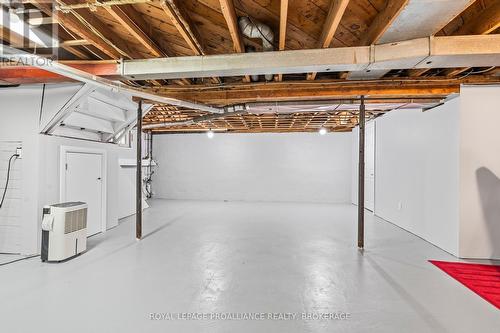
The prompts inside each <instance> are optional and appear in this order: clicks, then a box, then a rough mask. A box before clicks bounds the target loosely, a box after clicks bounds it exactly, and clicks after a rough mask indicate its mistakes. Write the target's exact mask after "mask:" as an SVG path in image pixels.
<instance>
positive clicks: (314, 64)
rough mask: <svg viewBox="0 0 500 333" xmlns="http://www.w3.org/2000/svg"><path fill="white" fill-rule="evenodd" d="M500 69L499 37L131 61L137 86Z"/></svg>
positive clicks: (128, 70)
mask: <svg viewBox="0 0 500 333" xmlns="http://www.w3.org/2000/svg"><path fill="white" fill-rule="evenodd" d="M465 63H466V64H467V65H466V66H469V67H471V66H473V67H476V66H477V67H481V66H497V65H500V35H478V36H476V35H473V36H445V37H426V38H417V39H412V40H408V41H402V42H397V43H388V44H380V45H371V46H362V47H341V48H331V49H313V50H293V51H275V52H259V53H245V54H225V55H211V56H194V57H174V58H157V59H141V60H127V61H123V62H122V64H121V74H122V75H123V76H125V77H127V78H129V79H132V80H144V79H179V78H188V77H212V76H238V75H262V74H267V73H283V74H291V73H308V72H339V71H362V70H366V69H369V70H391V69H410V68H422V67H423V68H436V67H439V68H453V67H463V66H464V64H465Z"/></svg>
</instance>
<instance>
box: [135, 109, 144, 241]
mask: <svg viewBox="0 0 500 333" xmlns="http://www.w3.org/2000/svg"><path fill="white" fill-rule="evenodd" d="M136 162H137V164H136V167H137V172H136V179H135V182H136V183H135V186H136V188H135V238H136V239H138V240H140V239H141V238H142V100H139V103H138V106H137V161H136Z"/></svg>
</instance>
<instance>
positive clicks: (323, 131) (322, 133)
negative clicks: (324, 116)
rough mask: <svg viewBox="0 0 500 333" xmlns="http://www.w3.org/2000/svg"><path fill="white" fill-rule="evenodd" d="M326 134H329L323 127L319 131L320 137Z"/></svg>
mask: <svg viewBox="0 0 500 333" xmlns="http://www.w3.org/2000/svg"><path fill="white" fill-rule="evenodd" d="M326 133H327V130H326V128H324V127H321V128H320V129H319V135H325V134H326Z"/></svg>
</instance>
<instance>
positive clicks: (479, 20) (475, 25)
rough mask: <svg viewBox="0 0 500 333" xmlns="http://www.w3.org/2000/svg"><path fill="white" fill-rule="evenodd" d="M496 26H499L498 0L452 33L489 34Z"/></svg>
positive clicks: (499, 11) (499, 3) (499, 6)
mask: <svg viewBox="0 0 500 333" xmlns="http://www.w3.org/2000/svg"><path fill="white" fill-rule="evenodd" d="M498 28H500V2H499V1H496V2H494V3H493V4H492V5H490V6H488V7H486V8H484V9H483V10H482V11H481V12H480V13H479V15H477V16H476V17H475V18H473V19H472V20H470V21H469V22H467V23H465V24H464V25H462V26H461V27H460V28H459V29H458V30H457V31H455V33H454V35H475V34H489V33H491V32H493V31H495V30H496V29H498Z"/></svg>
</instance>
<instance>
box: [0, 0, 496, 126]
mask: <svg viewBox="0 0 500 333" xmlns="http://www.w3.org/2000/svg"><path fill="white" fill-rule="evenodd" d="M54 3H55V4H57V5H58V6H59V7H60V8H59V9H64V10H58V9H57V8H53V6H52V3H49V2H47V1H42V0H30V1H27V2H26V3H25V4H24V6H25V7H26V8H28V9H30V8H31V9H34V8H38V9H39V10H40V11H41V13H42V14H41V16H40V15H38V16H37V18H36V22H35V18H27V19H28V20H29V21H30V22H31V23H36V24H39V27H40V29H42V30H44V31H47V30H48V28H49V27H50V26H51V24H56V26H57V27H58V29H59V30H58V31H59V34H58V36H59V44H60V49H61V50H59V51H58V52H57V53H58V54H57V55H58V58H59V60H61V62H62V63H64V64H67V65H70V66H72V67H74V68H77V69H79V70H83V71H85V72H87V73H89V74H91V75H94V76H101V77H102V78H105V79H111V80H121V81H122V84H123V85H129V86H132V87H134V89H138V88H141V87H142V88H143V89H145V91H147V92H150V93H154V94H160V95H162V96H165V97H168V98H178V99H182V100H186V101H193V102H198V103H204V104H207V105H212V106H217V107H221V106H228V105H233V104H237V103H251V102H275V101H299V100H303V101H305V100H324V99H331V98H335V99H343V100H345V99H350V98H357V97H359V95H366V96H369V98H371V99H372V100H373V101H374V103H381V104H383V103H386V102H387V101H388V100H392V101H394V99H399V100H402V99H406V101H409V100H411V99H412V98H417V99H418V102H419V103H435V101H436V100H439V99H441V98H444V97H446V96H447V95H448V94H450V93H455V92H458V91H459V86H460V84H461V83H471V84H483V83H484V84H488V83H498V82H500V77H499V76H498V71H499V70H498V66H499V65H500V63H499V62H498V61H497V60H495V59H498V58H495V59H494V60H493V62H491V61H489V62H488V61H486V60H485V58H484V57H483V59H481V60H478V61H476V62H474V61H472V60H470V58H469V59H468V60H467V61H459V60H460V57H461V56H460V55H459V54H458V53H460V52H458V53H457V54H456V56H455V57H454V60H453V61H449V60H450V59H449V58H447V59H446V61H443V62H439V59H438V57H434V58H433V59H428V58H425V57H423V58H422V59H420V61H419V62H417V63H415V59H416V58H418V57H414V58H412V59H410V58H411V56H410V57H407V59H405V61H400V62H394V63H391V64H390V65H387V62H386V60H387V59H385V60H381V61H382V62H385V64H386V65H385V66H380V64H379V63H377V62H376V61H375V62H374V61H373V60H374V59H381V58H377V57H379V56H380V54H381V53H380V52H378V51H377V52H375V51H374V50H375V49H374V48H373V47H371V46H370V45H374V44H379V43H392V42H402V41H405V40H412V39H414V38H416V37H428V36H429V35H430V34H431V35H435V36H436V39H437V38H439V37H445V36H450V37H456V38H457V39H453V42H452V43H451V44H450V45H448V46H449V47H450V50H451V49H454V48H455V49H456V48H459V47H463V48H467V49H469V50H470V52H471V53H474V50H477V49H478V48H483V49H484V48H485V47H488V46H492V47H494V45H493V44H495V43H496V44H498V43H497V40H496V39H495V37H493V36H494V35H497V36H498V34H499V33H500V3H499V1H498V0H476V1H473V0H456V1H451V0H443V1H436V2H429V1H425V2H423V1H419V0H387V1H386V0H303V1H290V0H258V1H257V0H184V1H180V0H126V1H122V3H120V1H113V2H112V3H110V4H107V3H106V1H105V0H104V1H100V2H99V3H95V2H94V1H92V0H55V1H54ZM2 6H7V4H6V3H2ZM425 13H427V14H425ZM415 15H417V16H419V18H420V19H419V20H418V22H424V23H419V24H420V25H419V26H418V27H417V28H415V27H414V26H412V24H416V23H417V22H416V21H415V22H413V23H412V22H409V21H408V18H412V17H415ZM241 16H249V17H251V18H252V20H254V21H260V22H263V23H264V24H266V25H268V26H270V27H271V29H272V30H273V31H274V32H275V35H276V36H279V38H277V39H276V45H275V49H276V50H278V51H290V50H306V51H307V50H311V49H323V48H325V50H324V52H325V53H324V55H325V57H326V56H327V55H328V56H331V55H334V57H335V58H336V59H337V58H338V55H339V53H338V52H340V51H338V50H347V49H349V48H355V47H366V48H367V50H368V51H362V52H366V56H364V55H363V56H359V57H356V62H357V63H360V64H361V65H360V66H359V68H358V67H356V66H351V67H349V66H346V67H345V68H342V66H338V67H336V68H333V67H332V68H329V70H326V69H327V68H321V67H309V68H308V67H307V66H304V69H303V71H302V72H301V71H300V70H299V71H297V69H294V70H293V71H287V70H286V68H284V67H283V66H281V67H280V66H279V64H278V66H275V65H272V67H271V68H270V69H269V70H268V73H272V74H276V75H275V81H276V82H267V83H266V82H250V78H249V75H251V74H253V72H249V71H236V72H234V73H233V74H231V73H229V72H228V73H224V71H214V72H212V73H208V74H207V75H201V74H199V75H194V76H193V75H192V73H191V74H189V75H188V74H186V73H184V74H182V73H181V74H180V75H171V76H168V75H167V76H166V75H163V76H153V75H149V76H148V75H143V76H140V75H137V76H135V77H133V76H134V75H124V74H125V73H126V70H127V65H123V66H124V67H121V66H122V65H121V63H122V61H123V62H125V64H128V61H134V60H139V61H142V59H144V60H145V61H147V59H160V58H161V59H165V62H164V63H161V65H162V66H166V67H164V68H167V69H168V68H169V67H168V66H170V65H167V64H169V63H172V64H176V66H177V68H180V65H182V61H184V60H182V59H181V58H178V57H186V56H195V57H200V56H209V57H210V56H214V55H228V54H232V53H245V50H246V47H247V46H251V47H253V48H255V49H256V51H257V52H259V51H261V50H262V46H261V45H260V44H259V41H258V40H254V39H249V38H246V37H244V36H242V35H241V33H240V31H239V28H238V17H241ZM435 17H437V18H435ZM405 29H407V30H405ZM0 31H1V34H0V39H1V40H2V41H3V43H12V42H13V41H15V42H16V43H24V44H23V45H25V46H26V47H24V48H23V50H24V51H27V52H34V51H35V50H36V52H37V53H38V54H40V55H42V56H43V52H46V53H50V52H51V50H50V49H49V50H44V49H40V48H36V49H35V48H34V47H33V46H32V45H31V44H30V43H26V40H23V37H22V36H16V35H15V34H13V33H12V32H11V31H9V30H8V27H2V29H1V30H0ZM422 34H423V35H422ZM463 35H491V36H492V39H487V38H485V39H478V42H477V43H470V44H467V45H465V44H464V43H462V42H460V40H461V39H460V38H461V37H460V36H463ZM394 38H396V39H394ZM430 40H432V39H430ZM450 40H451V39H450ZM403 44H404V43H400V45H403ZM329 48H331V50H328V49H329ZM375 48H376V47H375ZM352 50H354V49H352ZM387 50H388V54H396V52H394V49H391V48H388V49H387ZM433 50H434V49H433ZM431 51H432V50H431ZM329 52H330V53H329ZM405 52H406V51H405ZM266 53H268V52H266ZM283 53H286V52H283ZM318 54H319V53H318ZM401 54H402V53H401ZM356 55H359V53H356ZM240 56H241V57H242V58H241V59H251V57H252V56H257V60H254V61H255V62H256V65H255V66H254V65H252V66H254V67H259V66H261V67H264V66H262V65H263V63H264V64H269V63H270V62H272V61H271V60H269V59H270V58H268V57H270V55H266V56H264V54H259V53H253V54H251V53H248V54H245V55H240ZM462 56H463V54H462ZM315 57H316V58H315ZM304 58H305V59H304V63H307V62H308V61H309V62H310V61H313V62H314V59H316V60H317V59H318V56H317V54H316V53H315V52H312V53H305V54H304ZM363 58H367V59H366V60H367V61H363V60H362V59H363ZM193 59H195V58H193ZM222 59H225V58H222ZM230 59H232V58H230ZM279 59H280V60H279V61H281V62H282V59H285V58H279ZM423 59H426V60H425V61H424V60H423ZM443 59H444V58H443ZM490 60H491V59H490ZM193 61H196V60H193ZM429 61H432V63H431V64H427V63H426V62H429ZM132 63H133V62H130V64H132ZM136 63H137V62H136ZM283 64H284V63H282V64H281V65H283ZM377 64H378V65H377ZM246 65H248V64H246ZM330 65H335V64H330ZM172 66H174V65H172ZM252 66H247V67H252ZM129 68H130V67H129ZM206 68H207V67H204V69H206ZM259 73H260V72H259ZM306 78H307V80H306ZM367 79H368V80H367ZM67 80H68V79H67V78H64V77H62V76H60V75H58V74H57V73H50V72H46V71H43V70H41V69H38V68H33V67H25V66H19V64H17V65H16V66H2V67H0V82H2V84H24V83H34V82H64V81H67ZM261 80H263V77H262V78H261ZM363 80H365V82H363ZM375 99H376V100H375ZM167 109H168V111H165V110H167ZM160 111H161V112H163V113H165V112H168V113H169V114H170V113H171V114H172V115H173V118H172V119H174V118H175V117H180V118H179V119H184V120H189V119H194V118H196V117H201V116H204V113H203V112H199V111H198V112H197V111H192V110H188V109H185V108H182V107H174V106H171V105H170V106H169V105H167V104H157V105H156V107H155V108H154V109H153V110H152V111H151V113H150V114H149V115H148V117H147V118H146V119H145V124H150V123H154V122H158V121H163V122H164V121H165V119H170V118H168V117H167V118H165V117H163V116H164V114H162V113H158V115H163V116H162V117H160V116H158V117H156V116H155V115H156V113H155V112H160ZM332 112H333V111H328V112H319V113H317V114H316V115H314V114H311V113H310V112H303V113H301V112H298V113H295V114H294V115H290V114H284V115H283V114H276V115H272V114H262V115H256V114H239V115H226V116H223V117H216V118H214V119H213V120H210V121H203V122H202V121H200V122H199V123H190V124H189V125H183V126H180V125H179V126H168V128H166V127H165V128H164V131H165V132H169V133H170V132H181V131H201V130H206V128H207V127H214V129H218V130H228V131H236V132H237V131H241V132H245V131H249V132H257V131H276V132H282V131H296V130H297V131H309V130H316V129H317V126H319V125H318V124H323V125H325V126H327V127H328V128H329V130H334V131H343V130H349V129H350V128H351V127H352V126H351V125H350V124H353V123H355V121H356V112H355V111H354V110H349V111H342V112H351V118H350V120H349V121H348V123H347V124H345V121H344V120H343V121H342V123H340V122H337V123H336V122H335V119H336V117H337V118H338V117H339V116H338V115H336V114H334V112H333V113H332ZM374 112H375V111H374ZM374 115H375V113H374V114H373V115H372V116H374ZM174 116H175V117H174ZM160 119H161V120H160ZM224 124H225V125H224ZM329 125H331V126H329ZM224 126H225V127H224ZM256 126H257V127H256ZM155 131H162V129H161V128H160V129H155Z"/></svg>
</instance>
